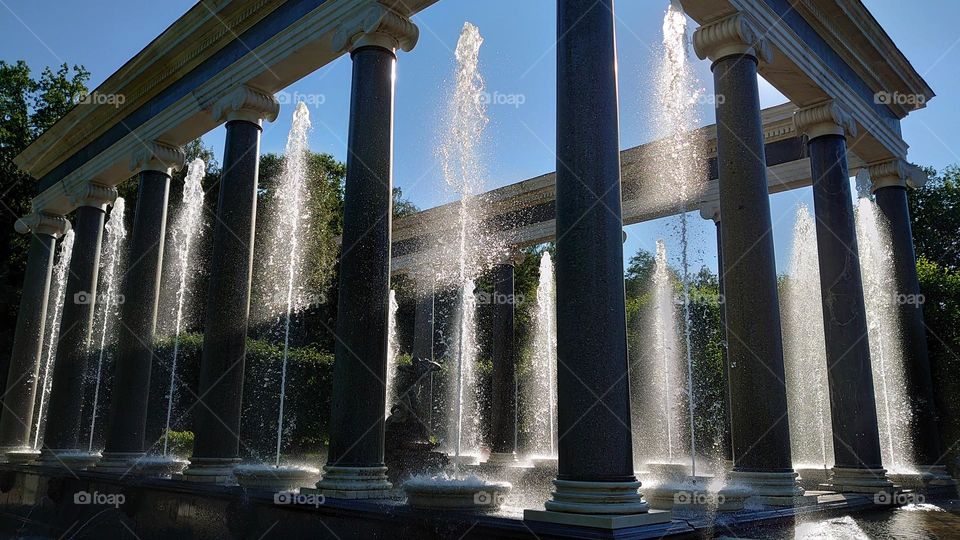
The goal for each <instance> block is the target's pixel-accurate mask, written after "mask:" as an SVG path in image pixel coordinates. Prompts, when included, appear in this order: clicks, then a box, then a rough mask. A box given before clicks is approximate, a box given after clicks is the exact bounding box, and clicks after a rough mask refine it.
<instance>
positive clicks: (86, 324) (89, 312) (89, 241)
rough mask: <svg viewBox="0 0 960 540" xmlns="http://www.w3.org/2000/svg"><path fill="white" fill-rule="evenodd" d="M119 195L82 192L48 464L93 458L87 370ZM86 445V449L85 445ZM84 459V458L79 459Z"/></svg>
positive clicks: (90, 188)
mask: <svg viewBox="0 0 960 540" xmlns="http://www.w3.org/2000/svg"><path fill="white" fill-rule="evenodd" d="M116 198H117V190H116V189H115V188H112V187H106V186H101V185H98V184H93V183H91V184H88V185H87V187H86V188H85V189H84V192H83V193H81V194H78V196H77V197H76V199H75V202H76V203H78V204H80V205H81V206H80V207H79V208H78V209H77V215H76V219H75V222H76V227H75V228H74V230H75V232H76V236H75V237H74V246H73V256H72V257H71V258H70V272H69V273H68V275H67V286H66V289H65V298H64V301H63V314H62V316H61V319H60V334H59V343H58V344H57V348H56V361H55V362H54V367H53V374H52V376H53V384H52V385H51V389H50V404H49V408H48V409H47V415H46V416H47V423H46V427H45V429H44V434H43V445H44V446H45V448H44V449H43V451H42V453H41V459H42V460H43V461H44V462H45V464H47V465H51V466H57V465H61V464H62V465H65V466H68V467H69V466H71V465H73V464H74V463H75V464H76V465H77V466H81V467H82V466H85V465H90V464H92V461H91V457H90V456H86V457H84V456H83V455H82V450H81V445H80V440H79V436H80V418H81V414H82V412H83V408H82V406H81V405H82V404H83V391H84V376H85V374H86V368H87V360H88V359H89V356H90V334H91V331H92V328H93V317H94V313H95V311H96V310H95V308H96V304H97V281H98V276H99V273H100V247H101V241H102V240H103V223H104V218H105V216H106V207H107V205H108V204H113V201H115V200H116ZM83 450H86V449H85V448H84V449H83ZM78 461H79V463H77V462H78Z"/></svg>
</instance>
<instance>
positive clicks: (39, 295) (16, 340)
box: [0, 232, 57, 459]
mask: <svg viewBox="0 0 960 540" xmlns="http://www.w3.org/2000/svg"><path fill="white" fill-rule="evenodd" d="M56 243H57V237H56V236H55V235H52V234H43V233H37V232H34V233H32V234H31V238H30V248H29V250H28V251H27V268H26V272H25V275H24V279H23V290H22V293H21V295H20V310H19V312H18V314H17V327H16V330H15V331H14V337H13V351H12V352H11V354H10V368H9V370H8V374H7V388H6V392H5V393H4V395H3V413H2V415H0V448H2V449H3V450H6V451H11V450H12V451H27V450H29V448H30V429H31V426H32V423H33V406H34V401H35V398H36V393H37V374H38V370H39V368H40V355H41V350H42V348H43V337H44V330H45V328H44V327H45V326H46V324H45V323H46V318H47V296H48V295H49V293H50V276H51V273H52V271H53V254H54V249H55V247H56ZM7 458H8V459H12V458H11V456H10V455H9V454H8V455H7Z"/></svg>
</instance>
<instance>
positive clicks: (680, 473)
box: [642, 463, 690, 482]
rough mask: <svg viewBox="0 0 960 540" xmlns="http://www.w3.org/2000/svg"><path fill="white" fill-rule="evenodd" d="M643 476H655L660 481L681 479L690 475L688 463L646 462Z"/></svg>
mask: <svg viewBox="0 0 960 540" xmlns="http://www.w3.org/2000/svg"><path fill="white" fill-rule="evenodd" d="M642 474H643V476H646V477H650V478H656V479H658V480H660V481H661V482H667V481H671V480H674V481H678V480H683V479H685V478H687V477H689V476H690V465H687V464H686V463H647V464H646V470H645V471H644V472H643V473H642Z"/></svg>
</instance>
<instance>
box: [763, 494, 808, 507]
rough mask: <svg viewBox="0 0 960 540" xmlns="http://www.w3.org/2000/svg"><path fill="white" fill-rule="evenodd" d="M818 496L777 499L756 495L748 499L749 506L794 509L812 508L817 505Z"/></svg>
mask: <svg viewBox="0 0 960 540" xmlns="http://www.w3.org/2000/svg"><path fill="white" fill-rule="evenodd" d="M818 499H819V498H818V497H817V496H816V495H795V496H793V497H777V496H775V495H754V496H752V497H750V498H749V499H747V506H754V505H756V506H778V507H784V508H792V507H796V506H811V505H814V504H817V500H818Z"/></svg>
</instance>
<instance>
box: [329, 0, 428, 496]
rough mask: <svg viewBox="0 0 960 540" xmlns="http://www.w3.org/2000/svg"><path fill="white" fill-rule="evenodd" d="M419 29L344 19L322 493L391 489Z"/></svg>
mask: <svg viewBox="0 0 960 540" xmlns="http://www.w3.org/2000/svg"><path fill="white" fill-rule="evenodd" d="M418 37H419V32H418V30H417V27H416V26H415V25H414V24H413V23H412V22H410V21H409V20H408V19H406V18H404V17H402V16H400V15H398V14H397V13H395V12H393V11H391V10H389V9H387V8H386V7H384V6H382V5H380V4H375V5H373V6H371V7H370V9H369V10H368V11H367V12H366V13H365V14H364V15H363V16H362V17H360V18H359V19H357V20H354V21H347V22H345V23H344V24H343V25H342V26H341V27H340V28H339V29H338V31H337V32H336V34H335V36H334V48H335V49H339V50H349V51H350V56H351V58H352V59H353V81H352V88H351V96H350V133H349V137H348V140H347V148H348V154H347V179H346V187H345V192H344V207H343V246H344V249H343V252H342V254H341V256H340V289H339V291H340V292H339V299H338V304H337V329H336V331H337V345H336V350H335V353H334V354H335V359H336V360H335V362H334V365H333V390H332V392H333V393H332V394H331V397H330V401H331V403H330V453H329V455H328V457H327V463H326V465H325V466H324V468H323V470H324V477H323V479H322V480H320V481H319V482H318V483H317V489H318V490H319V491H320V492H322V493H323V494H325V495H327V496H330V497H337V498H380V497H384V496H388V495H389V494H390V493H391V491H390V490H391V488H392V485H391V484H390V482H389V481H387V475H386V472H387V468H386V466H385V465H384V460H383V457H384V446H383V445H384V425H383V407H384V400H385V399H386V384H385V381H386V369H387V318H388V310H389V305H388V302H389V298H390V233H391V231H390V228H391V223H392V216H391V213H392V210H391V204H392V185H393V163H392V161H393V97H394V96H393V93H394V77H395V74H396V71H395V70H396V63H397V56H396V50H397V49H403V50H404V51H410V50H412V49H413V47H414V46H415V45H416V43H417V39H418Z"/></svg>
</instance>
